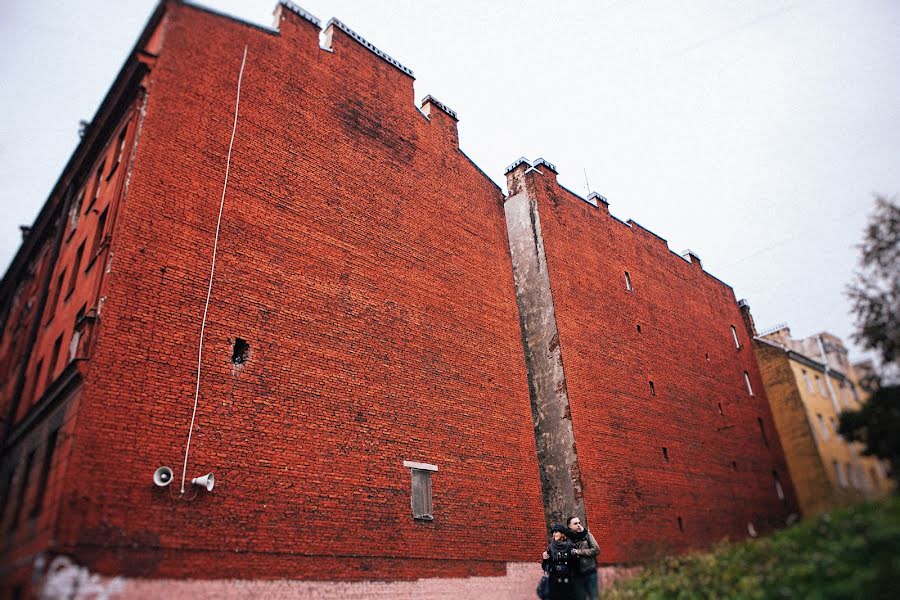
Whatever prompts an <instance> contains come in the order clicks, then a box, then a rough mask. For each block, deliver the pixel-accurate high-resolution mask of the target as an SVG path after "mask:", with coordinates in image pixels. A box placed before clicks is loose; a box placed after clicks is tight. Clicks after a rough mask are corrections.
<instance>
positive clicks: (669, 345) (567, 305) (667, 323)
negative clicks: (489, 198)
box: [510, 165, 797, 562]
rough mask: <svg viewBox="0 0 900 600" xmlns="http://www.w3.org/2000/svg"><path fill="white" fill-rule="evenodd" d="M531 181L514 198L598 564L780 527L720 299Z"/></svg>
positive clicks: (715, 286)
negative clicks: (526, 200) (527, 216)
mask: <svg viewBox="0 0 900 600" xmlns="http://www.w3.org/2000/svg"><path fill="white" fill-rule="evenodd" d="M526 168H527V165H522V166H519V167H518V170H517V171H516V172H515V173H514V174H513V175H512V177H513V180H516V178H518V177H520V176H521V174H518V171H519V170H520V171H522V172H524V171H525V170H526ZM539 170H541V171H542V173H543V174H539V173H537V172H536V171H531V172H530V173H528V174H527V175H524V181H525V182H526V184H525V185H526V187H527V188H528V189H527V190H522V191H523V192H525V191H527V193H529V194H530V195H532V196H533V197H534V198H536V206H537V213H536V215H535V219H538V220H539V223H540V230H541V235H542V239H543V245H544V248H545V251H546V261H547V267H546V268H547V272H548V273H549V277H550V284H551V287H552V295H553V303H554V306H555V310H556V322H557V326H558V329H559V347H560V348H561V352H562V363H563V366H564V369H565V385H566V388H567V390H568V396H569V403H570V408H571V415H572V421H573V427H574V433H575V440H576V443H577V452H578V465H579V468H580V476H581V482H582V484H583V493H584V505H585V510H586V514H587V520H588V524H589V526H590V528H591V530H592V531H593V532H594V535H595V536H596V537H597V539H598V541H599V543H600V545H601V546H602V547H603V548H604V550H603V554H602V560H604V561H613V562H621V561H626V560H634V559H638V558H640V557H642V556H646V555H648V554H653V553H656V552H659V551H663V550H682V549H686V548H690V547H698V546H701V545H704V544H707V543H709V542H713V541H716V540H718V539H721V538H722V537H725V536H730V537H732V538H741V537H745V536H746V535H747V533H748V523H752V524H753V526H754V528H755V530H756V531H757V532H765V531H768V530H771V528H773V527H776V526H780V525H784V523H785V519H786V518H787V516H788V515H789V514H790V513H792V512H795V511H797V506H796V501H795V499H794V495H793V490H792V487H791V484H790V477H789V475H788V471H787V468H786V465H785V461H784V456H783V453H782V450H781V447H780V445H779V442H778V439H777V435H776V431H775V428H774V424H773V422H772V417H771V413H770V410H769V407H768V403H767V399H766V396H765V391H764V389H763V386H762V381H761V379H760V375H759V370H758V368H757V364H756V361H755V359H754V356H753V351H752V348H751V347H750V336H749V334H748V332H747V330H746V328H745V327H744V325H743V320H742V317H741V314H740V310H739V308H738V305H737V303H736V302H735V298H734V294H733V291H732V290H731V288H730V287H728V286H727V285H724V284H722V283H721V282H720V281H718V280H716V279H714V278H713V277H711V276H709V275H708V274H706V273H705V272H703V271H702V269H701V267H700V263H699V261H694V262H687V261H686V260H684V259H682V258H681V257H679V256H677V255H675V254H673V253H672V252H671V251H670V250H669V248H668V246H667V244H666V242H665V240H663V239H661V238H659V237H657V236H656V235H654V234H653V233H651V232H649V231H647V230H646V229H643V228H642V227H640V226H639V225H637V224H636V223H631V224H630V225H629V224H626V223H623V222H621V221H619V220H617V219H615V218H613V217H612V216H611V215H610V214H609V212H608V210H607V209H606V208H605V206H604V205H603V204H602V203H601V204H600V207H599V208H598V207H594V206H591V205H590V204H588V203H587V202H585V201H583V200H581V199H580V198H578V197H577V196H575V195H574V194H572V193H571V192H569V191H567V190H565V189H564V188H562V187H561V186H559V184H558V183H557V181H556V175H555V173H554V172H553V171H552V170H551V168H549V167H548V166H547V165H544V166H541V167H540V169H539ZM514 187H515V185H514ZM510 191H511V192H513V189H512V188H511V190H510ZM517 191H518V190H517ZM626 271H627V272H628V273H629V277H630V281H631V285H632V288H633V289H632V290H631V291H629V290H628V289H626V281H625V272H626ZM639 326H640V331H638V327H639ZM731 326H735V328H736V330H737V335H738V339H739V341H740V344H741V347H740V348H737V347H736V345H735V342H734V339H733V337H732V333H731V329H730V328H731ZM745 371H746V372H747V373H748V374H749V378H750V382H751V384H752V387H753V391H754V395H752V396H751V395H750V394H749V393H748V390H747V386H746V384H745V381H744V372H745ZM651 381H652V382H653V388H654V392H653V393H651V389H650V382H651ZM720 405H721V413H722V414H720V411H719V406H720ZM757 419H761V420H762V423H763V427H764V428H765V431H766V437H767V439H766V440H765V441H764V440H763V437H762V435H761V433H760V428H759V425H758V421H757ZM664 447H665V448H666V453H667V455H668V458H666V457H665V456H664V453H663V448H664ZM773 470H775V471H777V472H778V474H779V478H780V480H781V483H782V486H783V488H784V491H785V493H786V499H785V501H781V500H779V498H778V496H777V493H776V489H775V485H774V478H773V474H772V472H773ZM679 517H680V518H681V526H682V527H683V532H682V531H681V530H680V528H679V524H678V519H679Z"/></svg>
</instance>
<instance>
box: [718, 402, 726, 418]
mask: <svg viewBox="0 0 900 600" xmlns="http://www.w3.org/2000/svg"><path fill="white" fill-rule="evenodd" d="M718 405H719V414H720V415H723V416H724V415H725V413H724V412H722V403H721V402H719V403H718Z"/></svg>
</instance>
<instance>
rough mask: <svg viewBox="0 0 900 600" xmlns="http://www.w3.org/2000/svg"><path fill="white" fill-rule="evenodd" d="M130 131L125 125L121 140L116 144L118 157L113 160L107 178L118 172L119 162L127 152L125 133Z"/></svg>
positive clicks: (120, 135)
mask: <svg viewBox="0 0 900 600" xmlns="http://www.w3.org/2000/svg"><path fill="white" fill-rule="evenodd" d="M126 133H128V128H127V127H125V128H123V129H122V131H121V133H119V141H118V142H117V144H116V157H115V159H114V161H113V165H112V167H110V169H109V175H107V177H106V178H107V179H109V178H110V177H112V175H113V173H115V172H116V168H118V166H119V164H121V162H122V155H123V154H125V134H126Z"/></svg>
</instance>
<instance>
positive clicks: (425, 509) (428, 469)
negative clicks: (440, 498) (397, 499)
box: [403, 461, 438, 521]
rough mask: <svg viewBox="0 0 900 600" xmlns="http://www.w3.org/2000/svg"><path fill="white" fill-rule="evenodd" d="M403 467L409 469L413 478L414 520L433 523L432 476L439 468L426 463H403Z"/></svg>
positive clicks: (411, 501) (411, 500) (412, 501)
mask: <svg viewBox="0 0 900 600" xmlns="http://www.w3.org/2000/svg"><path fill="white" fill-rule="evenodd" d="M403 466H404V467H408V468H409V471H410V475H411V476H412V494H411V498H410V503H411V504H412V514H413V519H416V520H418V521H433V520H434V513H433V509H432V503H431V475H432V473H434V472H435V471H437V470H438V468H437V466H435V465H429V464H426V463H416V462H409V461H403Z"/></svg>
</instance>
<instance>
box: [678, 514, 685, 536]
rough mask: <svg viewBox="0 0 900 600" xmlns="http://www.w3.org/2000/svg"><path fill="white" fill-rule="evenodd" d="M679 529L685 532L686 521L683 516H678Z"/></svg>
mask: <svg viewBox="0 0 900 600" xmlns="http://www.w3.org/2000/svg"><path fill="white" fill-rule="evenodd" d="M678 531H680V532H681V533H684V521H682V520H681V517H678Z"/></svg>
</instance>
